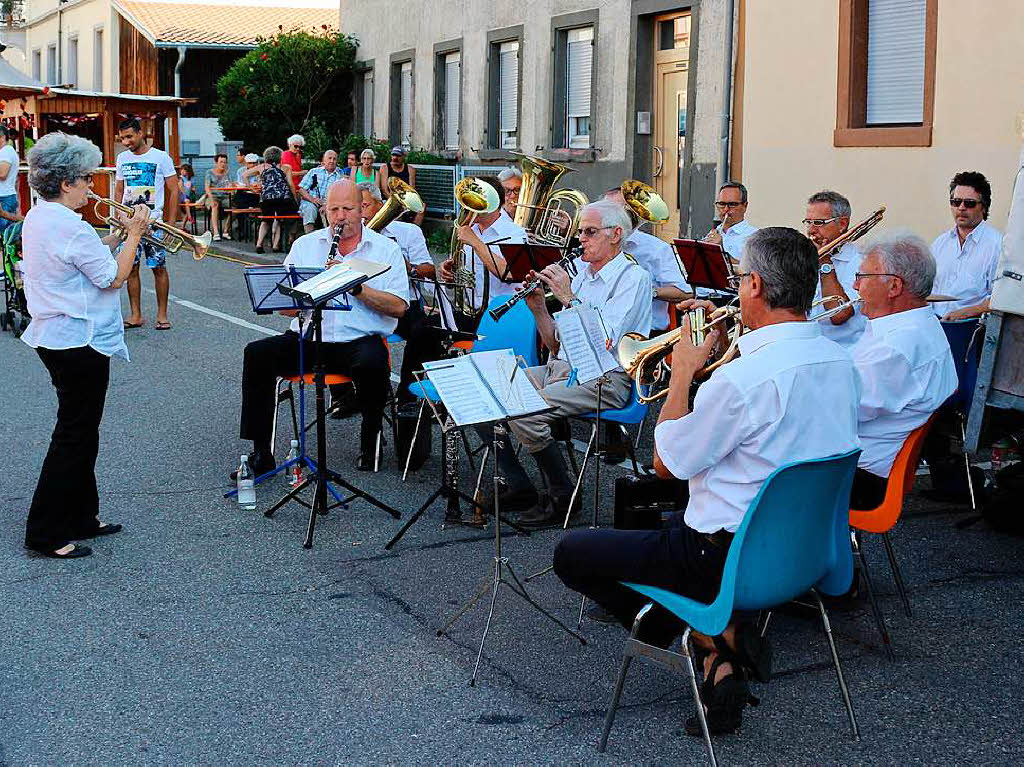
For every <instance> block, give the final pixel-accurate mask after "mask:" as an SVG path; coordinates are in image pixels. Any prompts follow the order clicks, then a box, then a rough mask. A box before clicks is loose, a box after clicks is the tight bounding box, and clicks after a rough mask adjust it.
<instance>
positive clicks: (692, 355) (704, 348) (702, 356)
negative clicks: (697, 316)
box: [672, 317, 718, 379]
mask: <svg viewBox="0 0 1024 767" xmlns="http://www.w3.org/2000/svg"><path fill="white" fill-rule="evenodd" d="M680 330H681V331H682V333H681V334H680V336H679V340H678V341H676V343H675V345H674V346H673V347H672V377H673V378H676V377H677V376H686V377H687V378H689V379H692V378H693V375H694V373H696V372H697V371H698V370H700V369H701V368H702V367H704V365H705V364H706V363H707V361H708V357H710V356H711V350H712V349H714V348H715V344H716V343H718V330H717V329H716V330H712V331H711V332H710V333H708V334H707V337H706V338H705V339H704V343H702V344H701V345H700V346H694V345H693V341H691V340H690V318H689V317H685V318H683V324H682V326H681V327H680Z"/></svg>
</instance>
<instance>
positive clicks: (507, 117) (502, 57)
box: [498, 41, 519, 133]
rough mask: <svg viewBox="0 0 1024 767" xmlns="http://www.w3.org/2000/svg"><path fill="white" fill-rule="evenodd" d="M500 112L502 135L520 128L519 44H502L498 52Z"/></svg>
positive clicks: (516, 42) (499, 127)
mask: <svg viewBox="0 0 1024 767" xmlns="http://www.w3.org/2000/svg"><path fill="white" fill-rule="evenodd" d="M498 111H499V120H498V122H499V126H498V129H499V130H500V131H501V132H502V133H515V132H516V130H517V129H518V128H519V43H518V41H514V42H510V43H502V44H501V47H500V49H499V52H498Z"/></svg>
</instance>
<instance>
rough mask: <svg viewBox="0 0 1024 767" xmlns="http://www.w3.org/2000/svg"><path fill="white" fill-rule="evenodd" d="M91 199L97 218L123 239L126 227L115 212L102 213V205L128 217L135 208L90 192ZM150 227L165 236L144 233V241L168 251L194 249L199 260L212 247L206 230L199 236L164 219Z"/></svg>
mask: <svg viewBox="0 0 1024 767" xmlns="http://www.w3.org/2000/svg"><path fill="white" fill-rule="evenodd" d="M89 199H90V200H93V201H94V203H95V204H94V205H93V213H94V214H95V216H96V218H98V219H99V220H100V221H102V222H103V223H105V224H106V225H107V226H108V227H110V231H111V232H114V233H115V234H117V235H118V236H119V237H120V238H121V239H124V237H125V228H124V227H123V226H122V225H121V222H120V221H118V220H117V218H116V217H115V216H114V214H113V213H107V215H105V216H104V215H102V214H101V213H100V206H102V205H106V206H108V207H109V208H110V209H111V210H112V211H120V212H121V213H127V214H128V217H129V218H131V217H132V216H133V215H134V214H135V208H132V207H129V206H128V205H125V204H124V203H120V202H117V201H116V200H111V199H109V198H107V197H100V196H99V195H98V194H93V193H92V192H90V193H89ZM149 226H150V229H157V230H160V231H162V232H163V233H164V235H165V236H164V237H163V238H162V239H161V238H159V237H154V236H153V235H152V234H144V235H142V241H143V242H148V243H149V244H150V245H154V246H156V247H158V248H163V249H164V250H166V251H167V252H168V253H177V252H178V251H179V250H181V249H182V248H186V249H187V250H191V251H192V258H194V259H195V260H196V261H199V260H200V259H201V258H202V257H203V256H205V255H206V251H207V250H208V249H209V248H210V241H211V240H212V239H213V234H212V233H210V232H206V234H203V235H201V236H199V237H196V236H195V235H193V234H189V233H188V232H186V231H185V230H184V229H179V228H178V227H176V226H171V225H170V224H167V223H165V222H163V221H151V222H150V223H149Z"/></svg>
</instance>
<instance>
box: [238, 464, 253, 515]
mask: <svg viewBox="0 0 1024 767" xmlns="http://www.w3.org/2000/svg"><path fill="white" fill-rule="evenodd" d="M254 479H255V478H254V477H253V474H252V469H251V468H249V456H247V455H243V456H242V462H241V463H240V464H238V479H237V480H236V485H235V486H236V488H237V489H238V505H239V506H241V507H242V508H243V509H255V508H256V483H255V481H254Z"/></svg>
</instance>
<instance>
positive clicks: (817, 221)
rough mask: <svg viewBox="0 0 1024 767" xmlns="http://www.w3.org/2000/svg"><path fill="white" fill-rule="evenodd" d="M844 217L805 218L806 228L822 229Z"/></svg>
mask: <svg viewBox="0 0 1024 767" xmlns="http://www.w3.org/2000/svg"><path fill="white" fill-rule="evenodd" d="M841 218H842V216H832V218H805V219H804V226H817V227H822V226H826V225H827V224H831V223H832V222H833V221H838V220H839V219H841Z"/></svg>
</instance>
